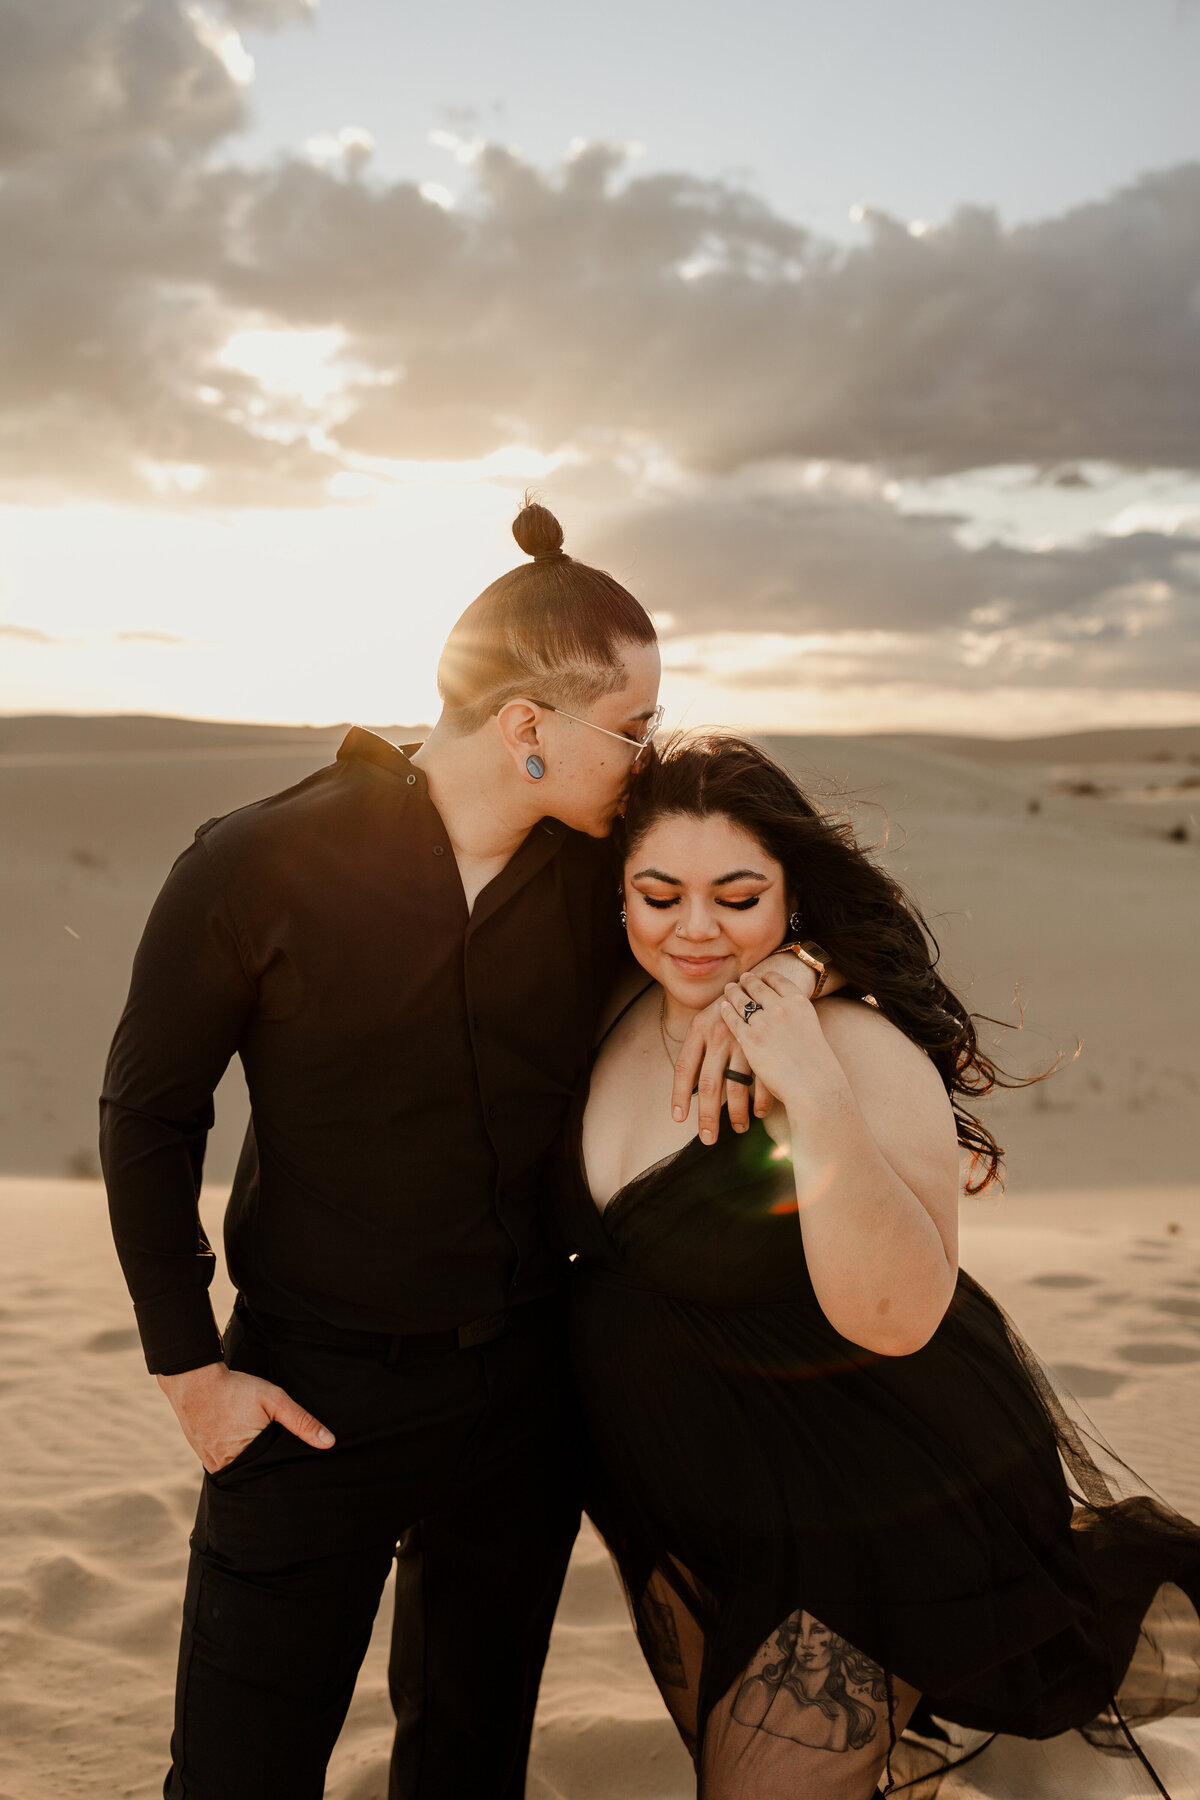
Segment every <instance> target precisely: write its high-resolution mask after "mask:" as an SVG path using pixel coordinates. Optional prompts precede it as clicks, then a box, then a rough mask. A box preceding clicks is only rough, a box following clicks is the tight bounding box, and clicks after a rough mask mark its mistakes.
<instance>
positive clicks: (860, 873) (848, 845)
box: [621, 731, 1042, 1194]
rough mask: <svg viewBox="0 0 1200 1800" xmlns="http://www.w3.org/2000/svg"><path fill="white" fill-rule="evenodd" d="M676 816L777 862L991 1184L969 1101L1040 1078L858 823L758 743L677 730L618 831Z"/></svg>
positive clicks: (852, 988)
mask: <svg viewBox="0 0 1200 1800" xmlns="http://www.w3.org/2000/svg"><path fill="white" fill-rule="evenodd" d="M676 814H683V815H684V816H685V817H689V818H695V819H707V818H711V817H713V816H714V815H716V816H719V817H721V818H725V819H728V820H729V821H730V823H731V824H733V825H736V826H738V827H739V828H740V829H741V830H743V831H748V832H749V833H750V835H751V836H752V837H754V838H756V839H757V840H758V842H759V843H760V844H761V845H762V847H763V849H764V850H765V851H766V852H767V854H768V855H769V856H771V857H773V858H774V860H775V861H776V862H777V863H779V864H780V866H781V867H782V869H783V871H784V873H785V875H786V877H787V882H788V890H789V901H790V904H791V905H792V906H794V907H795V908H796V909H797V910H798V911H799V912H800V914H801V916H802V918H803V927H802V931H801V933H800V935H801V936H803V937H805V938H810V939H813V940H815V941H816V942H817V943H819V944H820V945H821V946H822V948H823V949H825V950H827V951H828V952H829V954H830V956H831V958H832V960H833V963H834V966H835V967H836V968H837V971H838V973H839V974H840V975H841V976H842V977H843V978H844V980H845V982H846V985H847V989H848V991H849V992H850V993H851V994H857V995H861V996H866V995H870V996H871V997H872V999H873V1000H874V1002H875V1004H876V1005H877V1006H878V1008H879V1010H880V1012H881V1013H882V1014H883V1015H884V1017H885V1018H887V1019H890V1020H891V1021H892V1023H893V1024H894V1025H897V1026H898V1027H899V1028H900V1030H901V1031H902V1032H903V1033H904V1034H905V1036H906V1037H908V1038H911V1039H912V1041H913V1043H914V1044H919V1045H920V1047H921V1049H922V1050H924V1052H925V1054H926V1055H927V1056H928V1057H929V1060H930V1061H931V1062H932V1064H933V1066H934V1068H935V1069H936V1070H937V1072H938V1074H939V1075H940V1076H941V1078H942V1082H943V1085H944V1086H945V1089H946V1092H947V1093H948V1094H949V1096H950V1100H951V1104H952V1106H953V1108H954V1120H955V1124H956V1126H957V1129H958V1141H959V1143H960V1145H961V1146H962V1147H963V1149H964V1150H967V1151H969V1152H970V1154H971V1158H972V1164H971V1174H970V1178H969V1180H968V1181H967V1185H966V1191H967V1193H969V1194H978V1193H981V1192H982V1191H983V1189H984V1188H986V1187H989V1186H990V1185H991V1183H992V1182H994V1181H995V1180H996V1179H997V1178H998V1176H999V1175H1000V1172H1001V1168H1002V1161H1003V1154H1004V1153H1003V1150H1002V1149H1001V1147H1000V1145H999V1144H998V1143H997V1142H996V1139H995V1138H994V1137H993V1136H992V1133H991V1132H990V1131H989V1130H988V1128H987V1126H986V1125H984V1124H982V1123H981V1121H980V1120H979V1119H978V1118H976V1116H975V1114H974V1113H973V1112H972V1111H970V1110H968V1107H967V1106H966V1105H965V1104H964V1101H968V1100H969V1101H976V1100H979V1099H981V1098H982V1097H983V1096H984V1095H985V1094H990V1093H991V1092H992V1090H993V1089H994V1088H996V1087H1025V1086H1027V1085H1029V1083H1030V1081H1039V1080H1041V1079H1042V1076H1041V1075H1035V1076H1032V1077H1024V1076H1013V1075H1008V1074H1006V1073H1005V1072H1004V1071H1003V1070H1001V1069H1000V1068H999V1067H998V1066H997V1065H996V1063H994V1062H993V1061H992V1059H991V1058H990V1057H989V1056H987V1055H985V1053H984V1052H983V1051H982V1050H981V1049H980V1046H979V1039H978V1036H977V1033H976V1030H975V1019H976V1016H978V1015H974V1014H972V1013H970V1012H968V1011H967V1008H966V1007H965V1006H964V1005H963V1003H962V1001H961V1000H960V999H959V998H958V996H957V995H956V994H955V993H954V992H953V990H952V989H951V988H949V987H948V986H947V985H946V983H945V982H944V981H943V980H942V977H941V976H940V975H939V974H938V972H937V961H938V954H939V952H938V946H937V941H936V939H935V938H934V936H933V933H932V932H931V931H930V929H929V926H928V925H927V924H926V922H925V920H924V918H923V917H922V915H921V912H920V910H919V909H918V908H917V907H916V906H915V905H914V904H913V902H912V901H911V900H910V899H909V898H908V897H907V895H906V894H905V892H904V890H903V888H902V887H901V886H900V884H899V883H898V882H897V881H896V880H895V879H894V877H893V876H891V875H889V874H888V872H887V870H886V869H882V868H880V866H879V865H878V863H875V862H872V861H871V859H870V857H869V856H868V855H867V854H866V852H865V851H863V850H861V849H860V848H859V846H858V844H857V842H856V841H855V838H854V833H853V831H852V829H851V826H850V823H849V821H848V820H847V819H845V818H844V817H840V816H837V815H833V814H825V813H822V812H820V811H819V810H818V808H817V807H816V806H815V805H814V804H813V802H812V801H811V800H809V799H808V797H807V795H806V794H805V793H804V792H803V791H802V789H801V788H800V786H799V784H798V783H797V782H796V781H795V780H794V778H793V777H792V776H791V775H790V774H789V773H788V771H787V770H786V769H784V768H782V767H781V766H780V765H779V763H777V762H775V761H774V759H773V758H772V757H770V756H768V755H767V753H766V751H765V750H763V749H761V748H760V746H759V745H757V744H753V743H751V742H749V741H748V740H747V739H745V738H739V737H733V736H727V735H725V734H724V733H719V732H711V731H696V732H685V733H680V734H679V735H678V736H676V737H673V738H669V739H667V740H666V742H665V743H662V744H660V745H659V747H658V750H657V753H656V755H655V757H654V758H653V760H652V762H651V763H650V766H649V767H648V768H647V769H645V770H644V771H643V773H642V774H640V775H639V776H638V777H637V779H636V780H635V781H634V783H633V787H632V790H631V792H630V796H629V803H628V806H627V808H626V812H625V820H624V824H623V826H622V832H621V835H622V838H623V847H624V851H625V854H626V855H629V854H631V853H632V851H633V850H634V849H635V848H636V846H637V845H638V843H639V842H640V841H641V839H642V838H644V837H645V836H646V833H647V832H648V831H649V830H650V828H651V827H652V826H653V825H654V824H656V823H657V821H658V820H659V819H661V818H665V817H668V816H671V815H676ZM988 1023H991V1024H998V1023H1003V1021H999V1020H989V1021H988Z"/></svg>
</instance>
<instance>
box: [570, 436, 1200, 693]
mask: <svg viewBox="0 0 1200 1800" xmlns="http://www.w3.org/2000/svg"><path fill="white" fill-rule="evenodd" d="M782 473H783V472H782V471H779V470H775V471H769V472H764V473H763V474H762V475H760V477H759V480H758V491H756V483H755V481H753V480H751V479H750V478H749V477H747V478H745V479H743V481H742V482H741V483H740V488H741V491H740V492H738V491H732V492H731V489H735V490H736V488H737V487H738V486H739V484H737V483H733V482H730V481H729V480H728V479H725V480H720V479H716V478H710V479H708V480H707V481H701V482H694V483H692V484H690V486H689V488H688V490H687V491H686V492H684V493H682V494H677V495H671V496H666V497H660V498H658V499H651V500H647V499H642V500H641V501H630V500H628V499H627V500H626V501H625V503H624V504H623V505H622V506H620V507H618V508H613V509H610V510H609V512H608V516H607V517H605V516H604V515H601V517H600V518H599V519H598V520H597V521H596V522H595V523H594V524H593V527H592V529H591V531H590V532H589V533H588V535H587V537H586V542H585V543H583V544H581V545H580V546H579V549H580V554H583V555H584V556H585V557H586V559H587V560H590V561H594V562H596V563H598V564H600V565H601V566H603V567H606V568H610V569H612V570H613V572H614V573H615V574H616V575H617V576H618V578H619V579H620V580H622V581H623V582H625V583H627V584H628V585H629V586H630V587H631V588H632V589H633V591H634V592H635V593H636V594H638V596H639V598H641V599H642V600H643V601H644V602H645V603H646V604H647V605H649V606H650V607H651V608H652V609H653V610H654V611H655V612H656V613H660V612H661V613H666V614H669V615H670V616H671V619H672V624H671V627H670V629H669V631H668V632H666V633H665V634H664V635H665V636H666V638H667V646H668V654H669V659H670V660H671V661H672V663H673V666H676V667H681V666H687V665H690V666H691V667H692V668H693V671H698V670H699V669H700V667H702V666H704V667H709V668H710V669H711V668H712V667H714V666H721V665H724V668H725V673H724V674H723V675H722V679H723V680H724V681H725V682H726V684H727V685H732V686H744V687H754V686H780V685H786V684H787V683H788V682H789V681H792V680H797V679H800V678H801V676H804V677H806V678H808V679H820V680H824V681H826V682H832V683H835V684H836V683H844V682H852V681H865V682H880V681H883V682H887V681H894V680H897V679H901V678H910V677H919V678H920V679H923V680H924V679H930V678H931V673H930V672H931V671H936V672H937V674H938V675H939V676H940V678H942V679H944V680H946V681H948V682H953V683H959V684H967V685H970V686H972V687H988V686H994V685H997V684H999V683H1001V682H1016V683H1019V684H1022V685H1025V686H1041V685H1059V686H1063V685H1072V684H1075V683H1078V682H1086V684H1088V685H1090V686H1092V687H1095V688H1104V687H1119V686H1127V685H1129V684H1130V683H1133V684H1135V685H1137V686H1139V687H1141V688H1143V689H1147V690H1149V689H1153V688H1163V689H1171V690H1179V689H1182V688H1186V687H1198V688H1200V536H1195V537H1189V536H1184V535H1176V536H1168V535H1166V534H1164V533H1160V532H1150V531H1144V532H1131V533H1128V534H1127V535H1124V536H1093V537H1090V538H1088V539H1086V540H1084V541H1083V542H1081V543H1080V544H1078V545H1077V546H1074V547H1072V548H1061V549H1055V550H1044V551H1036V550H1031V549H1022V548H1018V547H1016V546H1013V545H1009V544H1003V543H994V544H990V545H987V546H985V547H983V548H982V549H975V550H971V549H968V548H965V547H964V545H963V543H962V541H961V532H960V529H959V528H960V527H961V525H962V523H963V521H962V519H961V518H959V517H956V516H924V517H921V516H913V515H910V514H903V513H899V512H897V511H895V510H894V508H893V507H892V505H891V504H890V503H889V502H888V501H887V499H886V498H885V497H884V495H883V494H882V492H880V491H876V492H875V493H873V494H872V493H871V492H870V491H869V487H863V486H862V485H860V486H859V487H858V488H857V489H856V488H855V487H854V486H853V485H852V486H849V487H847V488H844V489H843V490H842V491H839V490H838V488H837V486H836V485H833V486H832V487H829V486H828V485H827V484H824V483H823V484H821V485H819V486H818V487H817V488H816V489H815V491H813V490H809V491H806V490H805V489H804V488H803V487H802V486H800V485H799V484H798V483H797V482H795V481H793V485H792V489H791V491H790V492H789V491H781V478H782ZM763 490H765V491H763ZM734 634H751V635H753V636H755V637H757V638H758V639H760V640H761V645H762V649H761V654H760V655H759V657H758V660H757V661H756V660H755V659H754V655H753V654H752V655H750V658H749V660H748V661H747V660H746V658H745V657H741V658H739V657H737V656H735V655H734V654H733V650H732V643H733V635H734ZM672 640H674V648H672ZM739 665H740V666H739Z"/></svg>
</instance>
